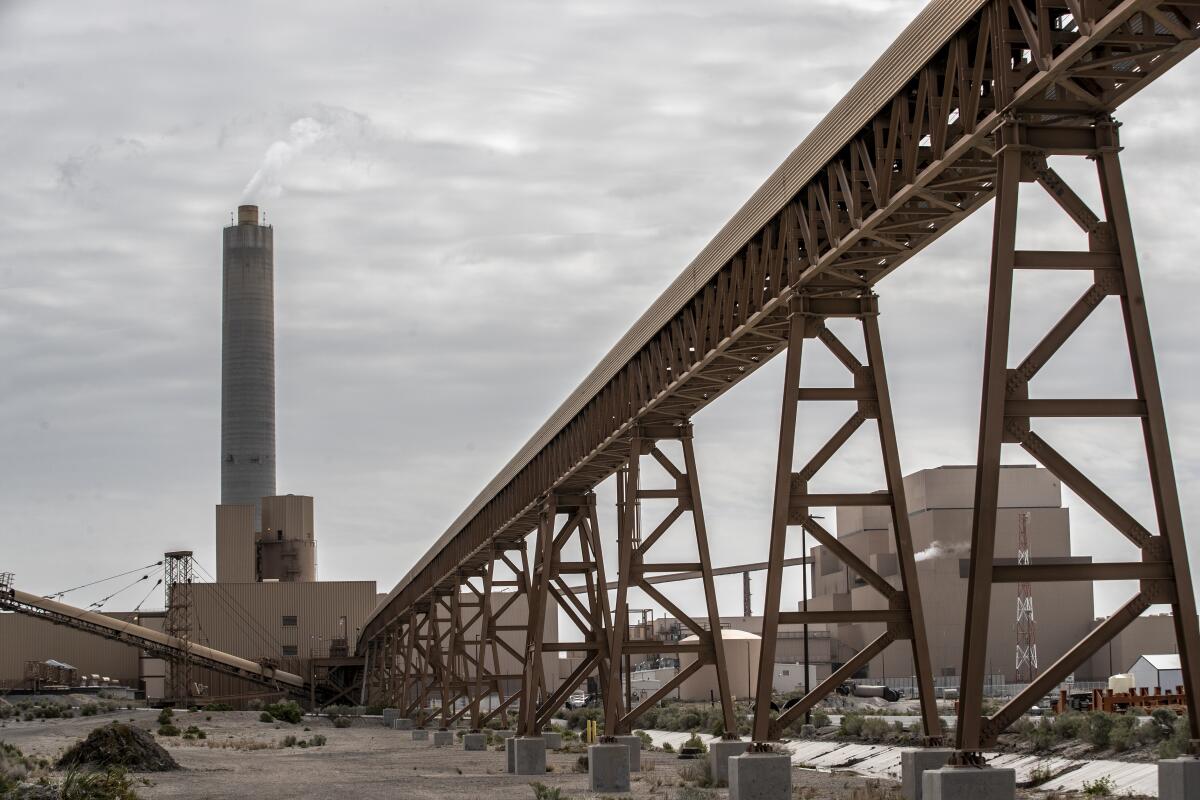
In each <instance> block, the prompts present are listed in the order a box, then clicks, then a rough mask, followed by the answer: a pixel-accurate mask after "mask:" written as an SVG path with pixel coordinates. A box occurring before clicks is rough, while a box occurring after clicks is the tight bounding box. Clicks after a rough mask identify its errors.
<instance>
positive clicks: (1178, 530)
mask: <svg viewBox="0 0 1200 800" xmlns="http://www.w3.org/2000/svg"><path fill="white" fill-rule="evenodd" d="M1000 141H1001V147H1000V150H999V152H998V153H997V154H996V159H997V164H998V173H999V176H998V181H997V196H996V216H995V227H994V228H993V242H992V267H991V270H992V271H991V291H990V293H989V299H988V323H987V344H986V350H985V355H984V359H985V360H984V380H983V402H982V410H981V412H980V423H979V460H978V464H979V465H980V468H979V471H978V473H977V478H976V484H975V516H974V523H973V533H972V536H973V538H972V547H971V553H972V559H971V570H970V582H969V588H968V594H967V620H966V630H967V635H966V637H965V638H964V641H963V679H962V695H961V698H962V699H961V701H960V704H959V713H958V748H959V750H960V751H962V753H963V754H964V755H963V756H962V759H963V760H965V761H972V760H977V758H978V753H979V751H980V750H981V749H982V748H984V747H987V746H990V745H991V744H993V743H994V742H995V740H996V737H997V736H998V735H999V734H1000V733H1001V732H1002V731H1003V730H1004V729H1005V728H1007V727H1008V726H1009V725H1011V724H1012V723H1013V722H1015V721H1016V720H1017V719H1019V718H1020V717H1021V716H1022V715H1023V714H1024V712H1025V710H1026V709H1028V708H1029V707H1030V705H1032V704H1034V703H1036V702H1037V701H1038V700H1040V699H1041V698H1042V697H1043V696H1045V695H1046V694H1047V693H1048V692H1050V691H1052V690H1053V689H1054V688H1056V687H1057V686H1058V685H1059V683H1060V682H1061V681H1063V680H1064V679H1066V677H1067V676H1068V675H1070V674H1071V673H1072V672H1074V671H1075V669H1076V668H1077V667H1079V666H1080V665H1082V664H1083V663H1084V662H1085V661H1086V660H1087V659H1088V658H1090V657H1091V656H1092V654H1093V653H1095V652H1096V651H1097V650H1099V649H1100V647H1102V646H1103V645H1104V644H1105V643H1106V642H1108V641H1111V640H1112V638H1113V637H1115V636H1116V635H1117V634H1118V633H1120V632H1121V630H1122V629H1124V628H1125V627H1126V626H1127V625H1129V624H1130V623H1131V622H1133V621H1134V620H1135V619H1137V617H1138V616H1140V615H1141V614H1142V612H1144V611H1146V610H1147V609H1148V608H1149V607H1150V606H1151V605H1152V604H1155V603H1170V605H1171V608H1172V612H1173V614H1174V620H1175V628H1176V634H1177V638H1178V644H1179V656H1180V661H1181V665H1182V667H1183V681H1184V686H1185V688H1186V690H1187V693H1188V694H1189V695H1190V696H1195V692H1196V691H1197V690H1200V624H1198V622H1197V617H1196V600H1195V594H1194V592H1193V587H1192V580H1191V576H1190V573H1189V571H1188V557H1187V544H1186V541H1185V539H1184V531H1183V518H1182V514H1181V512H1180V507H1179V494H1178V490H1177V489H1176V484H1175V473H1174V468H1173V466H1172V463H1171V452H1170V444H1169V442H1168V439H1167V425H1166V418H1165V415H1164V413H1163V403H1162V392H1161V389H1160V386H1159V381H1158V370H1157V367H1156V366H1155V359H1154V348H1153V345H1152V343H1151V340H1150V325H1149V315H1148V312H1147V310H1146V303H1145V296H1144V294H1143V291H1142V278H1141V273H1140V270H1139V268H1138V261H1137V251H1136V249H1135V247H1134V241H1133V229H1132V227H1131V224H1130V218H1129V206H1128V201H1127V199H1126V196H1125V186H1124V183H1123V181H1122V177H1121V165H1120V158H1119V155H1118V153H1119V150H1120V147H1119V145H1118V141H1117V125H1116V123H1114V122H1112V121H1111V120H1110V119H1107V118H1101V119H1100V120H1098V121H1096V122H1095V123H1093V124H1090V125H1076V126H1065V125H1060V126H1056V127H1053V128H1047V127H1044V126H1043V125H1040V124H1036V123H1027V122H1025V121H1023V120H1014V121H1013V122H1011V123H1009V124H1008V125H1006V126H1005V127H1004V128H1002V129H1001V137H1000ZM1047 156H1074V157H1080V156H1083V157H1086V158H1090V159H1092V160H1093V161H1095V163H1096V167H1097V173H1098V175H1099V182H1100V196H1101V198H1102V199H1103V204H1104V208H1103V212H1104V217H1103V219H1102V218H1100V217H1099V216H1097V215H1096V213H1095V212H1094V211H1092V210H1091V209H1090V208H1089V207H1088V206H1087V204H1086V203H1085V202H1084V201H1083V200H1082V199H1081V198H1080V197H1079V195H1078V194H1076V192H1075V191H1074V190H1073V189H1072V188H1071V187H1070V186H1068V185H1067V184H1066V182H1064V181H1063V180H1062V179H1061V178H1058V177H1057V176H1054V178H1053V179H1052V180H1047V175H1048V174H1050V172H1049V167H1048V166H1047V161H1046V157H1047ZM1022 182H1027V183H1034V182H1036V183H1039V184H1041V185H1042V186H1044V187H1045V188H1046V189H1047V190H1048V191H1049V193H1050V196H1051V197H1052V198H1054V200H1055V201H1056V202H1057V203H1058V204H1059V206H1061V207H1062V209H1063V210H1064V211H1065V212H1066V213H1067V214H1068V215H1069V216H1070V218H1071V219H1072V220H1074V221H1075V222H1076V223H1077V224H1078V225H1079V227H1080V228H1081V229H1082V231H1083V232H1084V233H1085V234H1086V236H1087V240H1088V249H1087V250H1085V251H1078V250H1054V251H1036V250H1017V249H1016V234H1017V221H1018V213H1017V212H1018V202H1017V200H1018V188H1019V186H1020V184H1021V183H1022ZM1017 270H1029V271H1038V270H1084V271H1089V272H1091V273H1092V276H1093V282H1092V285H1091V286H1090V287H1089V288H1088V289H1087V291H1086V292H1084V294H1083V296H1082V297H1080V299H1079V300H1078V301H1077V302H1076V303H1075V304H1074V305H1073V306H1071V308H1070V309H1069V310H1068V311H1067V312H1066V314H1064V315H1063V317H1062V318H1061V319H1060V320H1059V322H1058V323H1057V324H1055V325H1054V327H1053V328H1051V329H1050V331H1049V332H1048V333H1047V334H1046V335H1045V336H1044V337H1043V338H1042V340H1041V341H1040V342H1038V344H1037V345H1036V346H1035V347H1034V348H1033V350H1032V351H1031V352H1030V353H1029V354H1028V355H1027V356H1026V357H1025V359H1024V360H1023V361H1022V362H1021V363H1020V364H1019V365H1018V366H1017V367H1016V368H1013V369H1009V368H1008V350H1009V330H1010V327H1011V319H1012V315H1013V313H1014V308H1013V293H1012V288H1013V276H1014V274H1015V273H1016V271H1017ZM1107 297H1115V298H1117V299H1118V301H1119V302H1120V304H1121V311H1122V318H1123V320H1124V328H1125V336H1126V341H1127V344H1128V349H1129V363H1130V365H1131V367H1132V370H1133V384H1134V387H1135V396H1134V397H1131V398H1127V399H1125V398H1123V399H1091V398H1077V397H1074V398H1053V399H1042V398H1037V399H1034V398H1030V396H1029V395H1030V383H1031V381H1032V380H1033V378H1034V377H1035V376H1036V375H1037V374H1038V372H1039V371H1040V370H1041V369H1042V367H1043V366H1045V364H1046V363H1047V362H1048V361H1049V360H1050V359H1051V358H1052V357H1053V356H1054V355H1055V354H1056V353H1057V352H1058V351H1059V350H1060V349H1061V348H1062V346H1063V345H1064V344H1066V342H1067V341H1068V340H1069V339H1070V337H1071V336H1072V335H1073V334H1074V333H1075V332H1076V331H1077V330H1078V329H1079V327H1080V326H1081V325H1082V324H1083V322H1084V321H1085V320H1086V319H1087V318H1088V317H1089V316H1090V315H1091V313H1092V312H1093V311H1094V310H1095V309H1096V308H1097V307H1098V306H1099V305H1100V304H1101V303H1102V302H1103V301H1104V299H1105V298H1107ZM1018 313H1019V312H1018ZM1089 366H1092V367H1093V368H1094V365H1089ZM1114 366H1117V364H1114ZM1037 417H1082V418H1128V419H1134V420H1138V421H1140V423H1141V428H1142V434H1143V439H1144V443H1145V454H1146V460H1147V463H1148V465H1149V477H1150V490H1151V494H1152V496H1153V501H1154V509H1155V513H1156V517H1157V526H1156V532H1155V533H1151V531H1150V529H1149V528H1147V527H1145V526H1143V525H1142V524H1141V523H1140V522H1139V521H1138V520H1137V519H1135V518H1134V517H1133V515H1131V514H1130V513H1129V512H1127V511H1126V510H1125V509H1123V508H1122V507H1121V506H1120V504H1118V503H1117V502H1116V501H1115V500H1113V499H1112V498H1111V497H1109V496H1108V495H1107V494H1105V493H1104V491H1103V490H1102V489H1100V487H1098V486H1097V485H1096V484H1094V483H1093V482H1092V481H1091V480H1089V479H1088V477H1087V476H1086V475H1085V474H1084V472H1083V471H1082V470H1080V469H1079V468H1078V467H1076V466H1075V465H1074V464H1072V463H1071V462H1070V460H1068V459H1067V458H1066V457H1065V456H1063V455H1062V454H1060V453H1059V452H1058V451H1056V450H1055V449H1054V448H1053V447H1052V446H1051V445H1050V444H1049V443H1048V442H1047V441H1045V440H1044V439H1042V438H1041V437H1040V436H1039V435H1038V434H1037V433H1036V432H1035V431H1034V430H1033V427H1032V422H1031V421H1032V420H1033V419H1035V418H1037ZM1003 443H1014V444H1019V445H1020V446H1021V447H1022V448H1023V449H1024V450H1025V451H1026V452H1027V453H1028V454H1029V455H1031V456H1033V457H1034V458H1035V459H1037V460H1038V461H1039V462H1040V463H1041V464H1042V465H1043V466H1044V467H1046V468H1047V469H1048V470H1050V472H1052V473H1053V474H1054V475H1055V477H1057V478H1058V479H1059V480H1061V481H1062V482H1063V484H1065V485H1066V486H1068V487H1069V488H1070V489H1071V490H1072V491H1073V492H1074V493H1075V494H1077V495H1078V496H1079V497H1080V498H1081V499H1083V500H1084V502H1086V503H1087V504H1088V505H1090V506H1091V507H1092V508H1093V509H1095V511H1096V512H1097V513H1098V514H1099V515H1100V516H1101V517H1103V518H1104V519H1105V520H1107V521H1108V522H1109V523H1110V524H1111V525H1112V526H1113V527H1114V528H1116V529H1117V531H1118V532H1119V533H1121V534H1123V535H1124V536H1125V537H1126V538H1127V539H1129V541H1131V542H1132V543H1133V544H1134V545H1136V546H1137V547H1138V548H1139V549H1140V551H1141V555H1142V560H1141V562H1135V563H1130V564H1127V565H1122V564H1078V565H1070V566H1069V567H1063V566H1054V565H1043V566H1040V567H1039V566H1038V565H1030V566H1011V565H1005V566H997V565H995V564H994V557H995V539H996V522H997V505H998V494H999V484H1000V448H1001V445H1002V444H1003ZM1121 579H1125V580H1138V581H1139V582H1140V585H1139V590H1138V592H1137V594H1135V595H1134V596H1133V598H1132V599H1130V600H1129V601H1128V602H1127V603H1125V605H1123V606H1122V607H1121V608H1120V609H1119V610H1118V611H1117V612H1116V613H1115V614H1113V615H1112V616H1111V617H1109V619H1108V620H1107V621H1106V622H1104V623H1103V624H1101V625H1100V626H1098V627H1097V628H1095V629H1094V630H1093V631H1092V632H1091V633H1090V634H1088V636H1087V637H1085V638H1084V639H1083V641H1081V642H1079V643H1078V644H1077V645H1075V646H1074V647H1072V648H1071V649H1070V650H1068V651H1067V653H1066V654H1064V655H1063V656H1062V657H1061V658H1059V659H1058V661H1056V662H1055V663H1054V664H1052V665H1050V666H1048V667H1047V668H1046V669H1045V670H1043V671H1042V672H1041V673H1040V674H1038V675H1037V676H1036V677H1035V678H1034V679H1033V680H1032V681H1031V682H1030V683H1029V685H1028V686H1027V687H1026V688H1025V689H1024V690H1023V691H1021V692H1020V693H1019V694H1018V695H1017V696H1016V697H1014V698H1013V699H1012V700H1011V701H1010V702H1009V703H1008V704H1007V705H1005V706H1004V707H1003V708H1001V709H1000V710H999V711H997V712H996V713H995V714H993V715H992V716H990V717H984V716H983V715H982V703H983V676H984V671H985V667H986V659H987V636H988V618H989V610H990V605H991V593H992V584H993V583H997V582H1007V583H1011V582H1022V581H1028V582H1033V581H1046V580H1050V581H1053V580H1121ZM1189 718H1190V721H1191V735H1192V739H1193V741H1194V745H1195V743H1197V740H1200V710H1198V709H1196V708H1195V707H1194V704H1193V706H1192V707H1191V708H1190V709H1189Z"/></svg>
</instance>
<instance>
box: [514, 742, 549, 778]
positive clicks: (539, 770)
mask: <svg viewBox="0 0 1200 800" xmlns="http://www.w3.org/2000/svg"><path fill="white" fill-rule="evenodd" d="M507 744H510V745H512V748H511V750H510V752H511V753H512V754H513V756H512V762H513V769H512V772H513V774H514V775H545V774H546V740H545V739H543V738H542V737H541V736H517V737H515V738H512V739H509V740H508V742H507Z"/></svg>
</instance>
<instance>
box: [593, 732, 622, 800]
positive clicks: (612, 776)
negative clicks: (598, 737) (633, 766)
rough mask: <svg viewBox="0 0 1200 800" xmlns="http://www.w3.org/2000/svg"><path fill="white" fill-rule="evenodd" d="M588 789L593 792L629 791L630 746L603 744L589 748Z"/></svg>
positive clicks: (614, 743) (615, 743)
mask: <svg viewBox="0 0 1200 800" xmlns="http://www.w3.org/2000/svg"><path fill="white" fill-rule="evenodd" d="M588 788H589V789H591V790H592V791H593V792H628V791H629V746H628V745H624V744H620V743H617V742H601V743H600V744H593V745H590V746H589V747H588Z"/></svg>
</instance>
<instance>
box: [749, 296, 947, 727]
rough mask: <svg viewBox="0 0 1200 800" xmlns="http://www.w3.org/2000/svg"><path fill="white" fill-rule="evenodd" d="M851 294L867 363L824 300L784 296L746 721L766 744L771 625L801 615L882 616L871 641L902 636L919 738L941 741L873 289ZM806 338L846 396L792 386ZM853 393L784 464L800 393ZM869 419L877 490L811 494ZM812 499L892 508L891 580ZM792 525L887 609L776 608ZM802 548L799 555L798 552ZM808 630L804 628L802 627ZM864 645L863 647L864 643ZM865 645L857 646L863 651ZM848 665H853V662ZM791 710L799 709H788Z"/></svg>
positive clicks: (780, 723)
mask: <svg viewBox="0 0 1200 800" xmlns="http://www.w3.org/2000/svg"><path fill="white" fill-rule="evenodd" d="M855 300H856V305H855V309H856V313H854V315H853V316H852V317H850V318H852V319H854V320H855V321H857V322H858V324H859V326H860V327H861V329H862V333H863V340H864V344H865V349H866V353H867V358H866V363H865V364H863V363H861V362H860V361H859V360H858V358H857V357H856V356H855V355H854V354H853V353H852V352H851V351H850V349H849V348H848V347H846V345H845V344H844V343H843V342H842V341H841V340H840V339H839V338H838V337H837V336H836V335H835V334H834V333H833V331H832V330H831V329H830V328H829V327H828V325H827V324H826V317H825V316H824V314H823V313H822V312H823V311H824V310H826V309H827V308H828V305H827V304H826V303H824V301H823V300H822V299H821V298H813V299H812V300H810V299H808V298H805V297H801V298H799V299H798V300H797V301H796V302H795V303H794V304H793V311H792V316H791V318H790V320H789V324H790V330H789V336H788V353H787V364H786V367H785V370H784V375H785V377H784V381H785V383H784V391H783V413H782V415H781V420H780V433H779V453H778V461H777V465H776V477H775V499H774V511H773V514H772V518H771V543H770V551H769V552H770V558H769V560H768V563H771V564H772V565H773V566H772V568H771V569H769V570H768V572H767V589H766V605H765V608H764V612H763V634H762V636H763V642H762V653H761V654H760V657H759V659H760V660H759V672H758V693H757V695H756V703H757V705H756V708H755V720H754V741H756V742H760V743H765V742H767V741H768V740H770V739H772V738H775V737H777V736H778V735H779V734H780V732H781V731H782V729H783V728H784V727H786V725H787V724H788V722H789V721H790V720H791V719H794V718H795V713H789V714H786V715H784V716H781V717H780V718H779V719H776V720H774V721H772V720H771V718H770V702H771V694H772V680H773V678H774V662H775V648H776V641H777V639H778V631H779V625H780V624H788V623H792V624H803V625H807V624H809V623H824V624H829V623H847V624H850V623H864V622H869V623H884V624H886V625H887V630H886V632H885V636H884V637H881V638H880V639H877V640H876V642H875V643H874V644H873V645H872V647H877V648H878V651H880V652H881V651H882V649H883V648H884V647H886V646H887V645H888V644H890V643H891V642H892V641H893V640H895V639H908V640H910V643H911V647H912V654H913V664H914V671H915V672H916V675H917V682H918V686H919V689H920V694H921V715H922V721H923V722H924V724H925V731H926V737H927V739H928V740H929V741H930V742H931V743H932V742H934V741H938V740H940V737H941V720H940V718H939V717H938V714H937V706H936V703H935V700H934V696H933V673H932V669H931V666H930V662H929V646H928V641H927V636H926V632H925V619H924V616H923V612H922V609H921V594H920V585H919V583H918V581H917V573H916V561H915V553H914V549H913V544H912V532H911V530H910V529H909V524H908V506H907V502H906V499H905V496H904V479H903V475H902V473H901V469H900V455H899V447H898V445H897V443H896V429H895V420H894V418H893V415H892V406H891V398H890V394H889V392H888V384H887V373H886V370H885V368H884V362H883V344H882V341H881V339H880V334H879V324H878V319H877V317H878V313H879V307H878V300H877V298H876V297H875V295H873V294H869V293H868V294H863V295H861V296H859V297H858V298H855ZM850 310H851V309H850V308H848V307H846V308H842V307H839V311H841V312H842V315H844V316H849V314H850ZM805 339H814V340H816V341H817V342H819V343H821V344H823V345H824V346H825V347H826V348H827V349H828V350H829V351H830V352H831V353H832V354H833V356H834V357H835V358H836V359H837V360H838V361H839V362H841V364H842V366H844V367H845V368H846V369H847V370H848V371H849V372H850V374H851V377H852V378H853V381H854V388H855V390H856V391H855V392H854V394H853V396H851V395H847V394H842V393H830V392H827V391H822V392H816V393H813V392H806V391H805V390H803V389H802V388H801V387H800V364H801V355H802V348H803V346H804V342H805ZM831 401H852V402H854V403H856V410H855V413H854V415H853V416H852V417H851V418H850V420H849V421H848V422H847V423H846V424H845V425H843V426H842V427H841V428H840V429H839V430H838V431H836V432H835V433H834V434H833V436H832V437H831V439H830V440H829V441H828V442H827V443H826V444H825V445H824V446H822V447H821V448H819V449H818V450H817V453H816V455H814V456H813V457H812V458H811V459H809V461H808V462H807V463H806V464H805V466H804V467H803V468H802V469H801V470H800V471H799V472H792V464H793V460H794V451H795V440H796V421H797V414H798V407H799V405H800V403H803V402H831ZM869 419H873V420H875V422H876V425H875V428H876V430H877V433H878V436H879V445H880V458H881V461H882V464H883V472H884V478H885V481H886V488H885V489H884V491H878V492H857V493H842V494H815V493H812V492H810V491H809V488H808V487H809V484H810V482H811V481H813V480H814V479H815V478H816V477H817V476H818V474H819V473H820V470H821V469H822V467H824V466H825V465H826V463H827V462H828V461H829V459H830V458H831V457H832V456H833V455H834V454H835V453H836V452H837V451H838V450H839V449H840V448H841V447H842V446H844V445H845V444H846V442H847V441H848V440H849V438H850V433H852V432H853V431H854V430H857V429H858V427H859V426H861V425H862V424H863V423H864V422H865V421H866V420H869ZM814 505H821V506H827V505H857V506H864V505H870V506H884V507H887V508H889V510H890V511H891V517H892V531H893V533H894V536H895V540H896V556H897V561H898V563H899V565H900V586H899V587H896V586H893V585H892V584H891V583H890V582H889V581H886V580H885V579H884V578H882V577H881V576H879V575H878V574H877V573H876V572H875V571H874V570H872V569H871V568H870V567H869V566H868V565H866V564H865V563H863V562H862V560H861V559H859V558H858V557H857V556H854V555H853V553H849V552H848V551H847V549H846V548H845V547H844V546H842V545H841V543H840V542H838V541H837V540H836V539H835V538H834V537H833V536H832V535H830V534H829V533H828V532H827V531H825V529H824V528H822V527H821V526H820V524H818V523H817V522H816V520H815V519H813V517H812V515H811V513H810V509H811V507H812V506H814ZM792 525H798V526H801V527H803V528H805V529H807V530H810V531H813V532H815V534H816V536H817V539H818V541H820V542H822V543H824V544H826V545H827V546H829V547H830V550H831V551H832V552H833V553H834V554H835V555H839V554H840V555H841V556H843V557H845V559H846V562H847V566H849V567H850V568H851V569H853V570H855V571H856V572H858V573H859V574H860V575H862V576H863V578H864V580H866V581H867V583H869V584H870V585H872V586H873V587H874V588H876V589H877V590H879V591H880V592H881V594H882V595H883V596H884V597H885V598H886V599H887V602H888V608H886V609H881V610H841V611H808V610H807V599H805V600H803V601H802V604H803V608H802V610H801V611H796V612H784V611H781V610H780V608H779V598H780V593H781V590H782V582H783V566H782V562H783V555H784V548H785V545H786V539H787V534H788V527H789V526H792ZM806 555H807V554H806ZM804 635H805V637H806V639H807V635H808V631H807V628H806V629H805V634H804ZM868 649H870V648H868ZM864 652H866V651H864ZM875 654H876V653H874V652H873V653H871V654H870V655H867V656H866V657H863V654H862V653H860V654H859V655H858V656H856V657H855V658H854V659H851V662H850V663H855V664H866V663H867V662H869V661H870V659H871V658H872V657H873V656H874V655H875ZM856 669H857V667H856ZM830 686H831V684H829V682H828V681H826V682H823V683H821V684H820V685H818V686H817V687H816V688H814V689H812V690H811V691H809V692H808V693H807V694H806V695H805V696H804V698H803V699H802V700H801V702H800V703H799V704H798V705H797V706H796V708H802V709H803V710H804V711H807V710H808V709H811V708H812V707H813V706H814V705H815V704H816V703H817V702H819V701H820V700H821V699H822V698H823V697H824V696H825V695H826V694H827V693H828V692H829V691H830ZM796 713H803V711H801V712H796Z"/></svg>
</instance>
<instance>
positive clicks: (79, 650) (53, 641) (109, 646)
mask: <svg viewBox="0 0 1200 800" xmlns="http://www.w3.org/2000/svg"><path fill="white" fill-rule="evenodd" d="M107 616H112V617H115V618H117V619H123V620H129V619H132V616H133V615H131V614H111V615H107ZM0 642H3V643H4V646H3V647H0V684H3V685H19V684H20V683H21V682H22V681H23V680H24V677H25V662H26V661H45V660H47V659H50V658H53V659H57V660H59V661H62V662H65V663H67V664H70V665H71V666H73V667H75V668H76V669H78V670H79V674H80V676H81V677H82V676H83V675H92V674H98V675H101V676H107V677H109V678H115V679H117V680H119V681H120V682H121V683H124V684H126V685H128V686H133V687H136V686H137V685H138V683H137V682H138V655H139V651H138V649H137V648H135V647H130V646H128V645H124V644H120V643H119V642H110V641H107V640H105V639H101V638H100V637H98V636H93V635H92V634H88V633H84V632H83V631H77V630H73V629H71V628H66V627H63V626H61V625H54V624H52V623H50V622H46V621H44V620H39V619H34V618H33V617H27V616H25V615H23V614H12V613H0Z"/></svg>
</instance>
